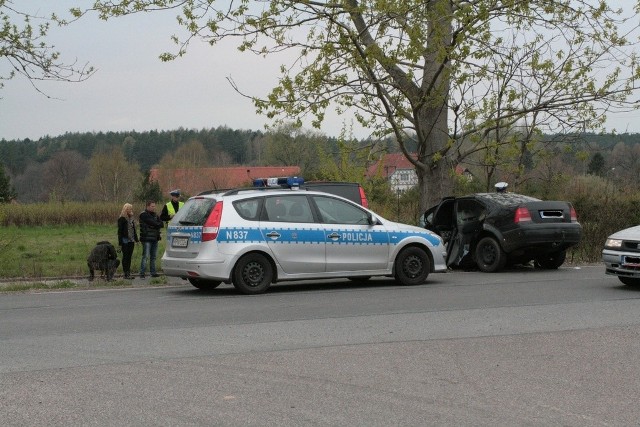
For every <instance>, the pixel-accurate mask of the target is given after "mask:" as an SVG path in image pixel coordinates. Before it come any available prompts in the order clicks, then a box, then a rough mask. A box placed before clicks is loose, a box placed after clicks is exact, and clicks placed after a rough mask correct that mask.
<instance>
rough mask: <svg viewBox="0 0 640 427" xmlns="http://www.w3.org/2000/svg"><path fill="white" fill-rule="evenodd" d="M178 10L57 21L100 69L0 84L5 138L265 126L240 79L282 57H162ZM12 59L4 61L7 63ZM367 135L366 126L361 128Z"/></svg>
mask: <svg viewBox="0 0 640 427" xmlns="http://www.w3.org/2000/svg"><path fill="white" fill-rule="evenodd" d="M83 3H84V4H87V3H89V2H88V1H86V0H85V1H83V0H55V1H52V0H18V1H16V2H15V3H14V4H16V5H17V6H18V7H19V8H21V9H22V10H25V11H27V10H28V11H30V12H34V11H39V13H40V14H41V15H48V13H49V11H50V10H51V8H52V6H55V7H56V8H57V11H58V12H60V11H63V10H67V9H68V8H69V7H71V6H75V5H82V4H83ZM177 31H178V27H177V24H175V12H171V11H170V12H168V13H164V14H157V13H153V14H145V15H136V16H131V17H124V18H118V19H112V20H110V21H108V22H103V21H99V20H98V19H97V18H96V17H95V16H89V17H85V18H83V20H81V21H80V22H77V23H74V24H73V25H71V26H69V27H66V28H52V30H51V32H50V37H49V40H50V41H51V42H52V43H53V44H54V45H55V46H56V49H57V50H58V51H60V52H61V53H62V54H63V58H64V59H65V60H66V62H71V61H74V60H76V59H77V61H78V62H79V63H84V62H88V63H90V64H91V65H93V66H94V67H95V68H96V69H97V72H96V73H95V75H94V76H92V77H91V78H90V79H89V80H87V81H85V82H82V83H52V82H48V83H42V82H40V83H38V85H39V87H40V88H41V89H42V90H43V91H44V92H45V93H46V94H47V95H49V96H50V97H51V98H46V97H45V96H43V95H42V94H40V93H38V92H37V91H36V90H34V89H33V88H32V86H31V83H30V82H29V81H27V80H25V79H24V78H19V77H18V78H15V79H13V80H10V81H8V82H5V87H4V89H2V91H0V97H1V98H2V99H0V139H3V138H4V139H7V140H10V139H24V138H30V139H38V138H40V137H42V136H45V135H50V136H57V135H61V134H64V133H66V132H91V131H96V132H97V131H129V130H135V131H140V132H142V131H149V130H171V129H176V128H178V127H183V128H188V129H203V128H215V127H218V126H228V127H230V128H232V129H251V130H260V129H263V125H264V124H265V123H267V120H266V119H265V118H264V117H262V116H258V115H257V114H256V113H255V110H254V108H253V105H252V104H251V102H250V100H248V99H247V98H244V97H242V96H240V95H239V94H237V93H236V92H235V91H234V90H233V89H232V87H231V85H230V84H229V82H228V81H227V77H231V78H233V80H235V81H236V83H237V84H238V86H239V87H240V88H241V89H242V90H243V91H244V92H246V93H250V94H254V95H258V96H260V95H265V94H266V93H267V92H268V91H269V89H270V88H272V87H273V86H274V84H275V82H276V78H277V75H278V73H277V70H278V67H279V65H280V63H281V62H282V58H274V59H273V60H270V59H267V60H265V59H263V58H260V57H256V56H254V55H252V54H248V53H240V52H238V51H237V50H236V49H235V44H234V43H235V42H231V43H226V44H223V45H222V44H221V45H216V46H213V47H211V46H208V45H203V44H194V45H193V46H192V47H191V48H190V50H189V53H188V54H187V55H186V56H185V57H182V58H179V59H177V60H175V61H173V62H169V63H163V62H161V61H160V60H159V59H158V55H160V54H161V53H162V52H165V51H170V50H172V49H173V48H174V45H173V44H172V42H171V41H170V40H169V37H170V35H171V34H174V33H176V32H177ZM4 70H6V65H5V64H2V63H0V71H4ZM345 121H346V124H347V125H350V124H351V120H350V117H349V116H348V115H345V116H342V117H339V118H338V117H336V116H330V117H328V120H327V121H326V123H325V125H324V126H323V128H322V129H321V131H322V132H324V133H325V134H327V135H331V136H338V135H339V133H340V130H341V128H342V127H343V124H344V122H345ZM609 126H610V127H615V128H616V129H617V130H618V132H625V131H628V132H638V131H640V112H633V113H626V114H617V115H615V116H612V117H611V120H610V122H609ZM355 136H356V137H358V138H364V137H366V136H368V135H367V132H366V131H364V130H358V129H357V128H356V130H355Z"/></svg>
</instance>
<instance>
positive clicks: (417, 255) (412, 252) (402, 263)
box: [395, 246, 431, 286]
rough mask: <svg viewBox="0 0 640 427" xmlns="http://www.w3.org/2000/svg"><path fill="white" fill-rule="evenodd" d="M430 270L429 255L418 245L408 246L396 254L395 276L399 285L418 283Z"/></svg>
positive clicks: (423, 279) (424, 279) (423, 280)
mask: <svg viewBox="0 0 640 427" xmlns="http://www.w3.org/2000/svg"><path fill="white" fill-rule="evenodd" d="M430 271H431V264H430V261H429V255H427V253H426V252H425V251H424V250H423V249H421V248H418V247H415V246H410V247H408V248H405V249H403V250H402V251H400V253H399V254H398V257H397V258H396V262H395V278H396V281H397V282H399V283H400V284H401V285H405V286H413V285H420V284H422V283H424V282H425V281H426V280H427V276H428V275H429V272H430Z"/></svg>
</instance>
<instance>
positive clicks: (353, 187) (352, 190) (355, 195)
mask: <svg viewBox="0 0 640 427" xmlns="http://www.w3.org/2000/svg"><path fill="white" fill-rule="evenodd" d="M304 188H307V189H308V190H313V191H322V192H324V193H329V194H334V195H336V196H340V197H344V198H345V199H348V200H351V201H352V202H355V203H357V204H359V205H361V204H362V198H361V197H360V184H358V183H355V182H305V183H304Z"/></svg>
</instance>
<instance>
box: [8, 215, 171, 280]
mask: <svg viewBox="0 0 640 427" xmlns="http://www.w3.org/2000/svg"><path fill="white" fill-rule="evenodd" d="M163 238H164V230H163ZM101 240H108V241H109V242H111V243H113V244H114V246H116V247H118V238H117V228H116V225H115V224H114V225H48V226H39V227H15V226H8V227H2V228H0V278H2V279H11V278H29V279H42V278H51V277H54V278H55V277H86V276H88V274H89V272H88V269H87V256H88V255H89V252H90V251H91V249H93V247H94V246H95V244H96V243H97V242H99V241H101ZM164 242H165V240H161V241H160V242H159V244H158V258H157V260H156V265H157V268H158V271H161V266H160V258H161V257H162V254H163V253H164ZM141 256H142V246H140V245H136V248H135V249H134V251H133V259H132V261H131V270H132V272H134V273H137V272H138V270H139V268H140V258H141ZM148 268H149V267H148V266H147V269H148ZM118 272H119V273H122V266H120V267H118Z"/></svg>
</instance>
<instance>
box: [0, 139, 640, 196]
mask: <svg viewBox="0 0 640 427" xmlns="http://www.w3.org/2000/svg"><path fill="white" fill-rule="evenodd" d="M639 141H640V134H630V133H625V134H588V133H587V134H581V135H570V136H564V137H558V136H543V137H541V138H540V143H539V144H537V146H536V147H532V148H531V149H530V150H529V151H528V152H527V154H528V157H527V158H525V159H520V160H519V163H518V164H515V159H512V158H510V157H509V155H508V154H504V153H508V151H507V150H508V148H503V149H502V150H503V154H501V155H500V162H501V163H502V164H496V162H495V156H493V157H492V158H494V164H493V165H491V167H489V166H488V165H487V161H488V160H487V159H488V158H490V157H491V156H488V154H487V153H489V152H490V149H491V148H490V147H485V149H484V150H478V154H477V155H476V156H469V157H468V158H467V159H465V164H463V165H462V166H464V167H465V168H466V169H467V170H469V171H470V172H471V173H472V175H473V176H474V181H473V183H464V185H462V187H463V188H462V189H461V191H483V190H486V189H488V188H490V186H491V185H492V184H493V182H492V181H496V180H502V179H507V180H509V178H510V174H513V171H514V170H515V169H518V168H520V169H521V170H520V171H519V172H518V177H519V178H518V183H517V186H518V187H517V188H516V187H515V185H514V184H516V183H514V182H512V183H511V184H512V186H511V187H510V189H512V190H514V191H516V190H520V191H523V192H524V191H525V190H526V192H528V193H534V194H539V195H540V196H542V197H544V196H548V195H549V194H544V190H545V189H546V190H549V189H550V188H553V186H554V184H556V185H557V183H559V182H561V181H563V180H567V179H570V178H571V177H572V176H580V175H587V174H593V175H597V176H601V177H605V178H606V179H607V180H610V181H611V182H612V183H614V182H615V183H617V185H619V186H624V187H627V186H633V187H634V188H635V184H636V183H637V182H638V178H640V144H637V143H638V142H639ZM541 147H542V148H541ZM397 150H398V148H397V146H396V145H395V144H394V143H393V141H392V140H386V141H371V140H344V139H340V138H333V137H327V136H325V135H323V134H320V133H317V132H314V131H306V130H301V129H297V128H294V127H293V126H291V127H286V126H285V127H283V128H280V129H277V130H275V131H270V132H263V131H255V130H236V129H231V128H228V127H224V126H223V127H218V128H211V129H201V130H194V129H183V128H180V129H176V130H171V131H146V132H136V131H130V132H85V133H66V134H64V135H60V136H45V137H42V138H40V139H38V140H37V141H36V140H30V139H23V140H5V139H2V140H0V163H2V165H3V166H4V171H5V173H7V174H8V176H9V178H10V182H11V184H12V186H13V188H14V189H15V194H16V195H17V197H16V199H17V201H19V202H21V203H31V202H46V201H123V200H131V199H132V198H135V199H138V198H144V196H145V194H144V192H145V191H146V192H149V191H157V189H153V188H151V189H150V188H143V187H144V186H145V179H146V177H148V171H149V170H150V169H151V168H152V167H166V168H185V167H186V168H188V167H224V166H235V165H246V166H274V165H278V166H280V165H283V166H299V167H300V168H301V170H302V172H303V175H304V176H305V177H306V178H307V179H311V178H313V179H339V180H351V181H358V182H361V183H363V184H364V182H363V181H364V171H365V170H366V168H367V167H369V166H370V165H371V164H372V162H374V161H376V160H378V159H379V158H380V156H381V155H382V154H384V153H386V152H396V151H397ZM522 170H524V173H523V172H522ZM369 187H370V185H369ZM371 191H372V192H374V193H376V191H377V190H376V189H372V190H371ZM541 192H542V193H543V194H540V193H541Z"/></svg>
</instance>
